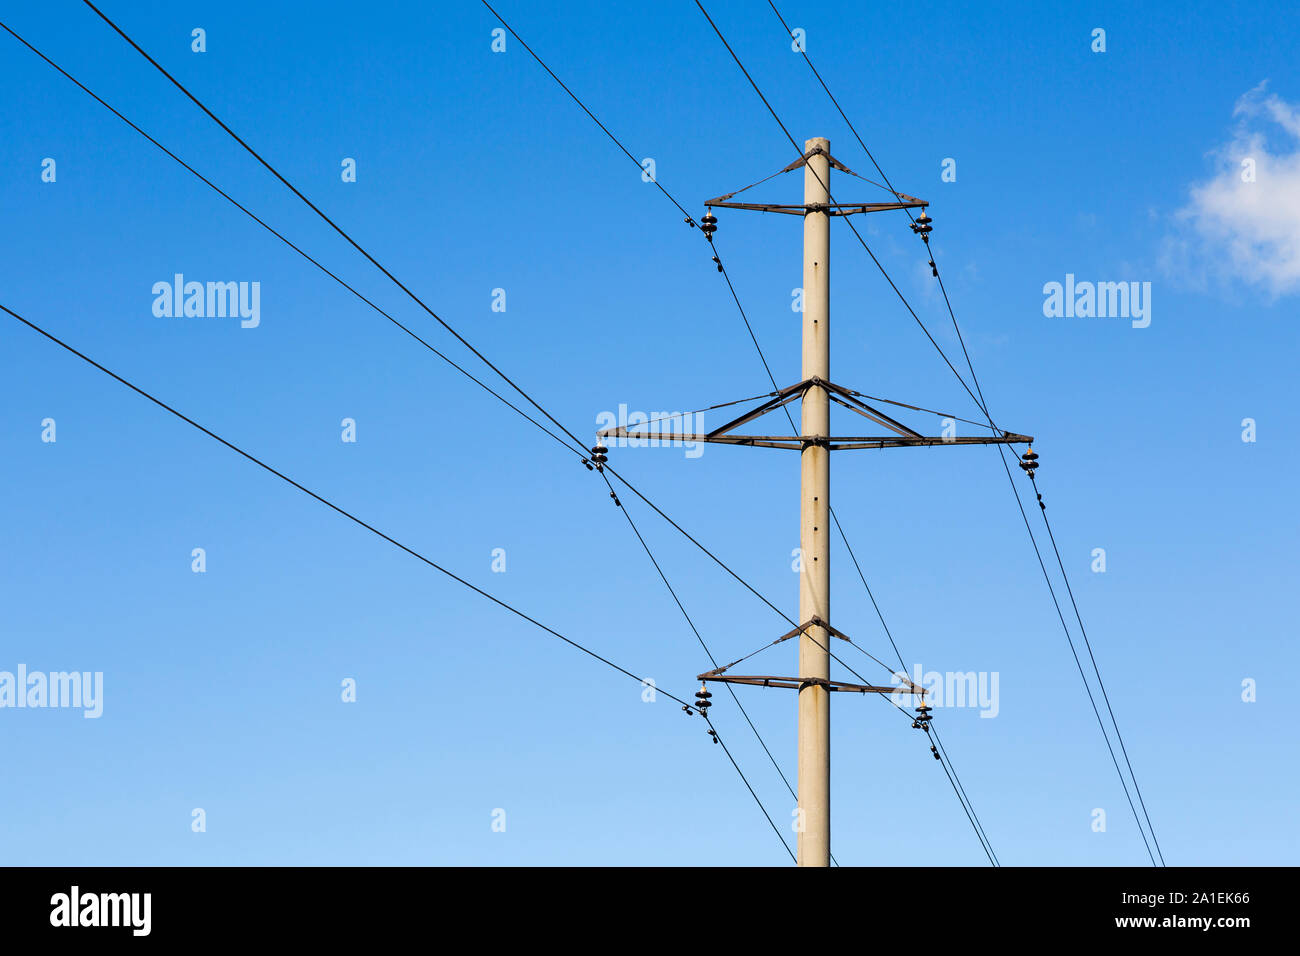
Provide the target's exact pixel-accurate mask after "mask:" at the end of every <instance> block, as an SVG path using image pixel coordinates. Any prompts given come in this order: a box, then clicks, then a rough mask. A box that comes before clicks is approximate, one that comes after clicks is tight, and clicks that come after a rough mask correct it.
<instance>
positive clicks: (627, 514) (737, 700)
mask: <svg viewBox="0 0 1300 956" xmlns="http://www.w3.org/2000/svg"><path fill="white" fill-rule="evenodd" d="M598 467H599V466H598ZM600 476H601V477H602V478H603V479H604V480H605V486H606V487H607V488H609V496H610V498H612V499H613V500H614V505H615V507H617V508H618V509H619V511H621V512H623V517H624V518H626V519H627V523H628V526H629V527H630V528H631V529H632V533H633V534H634V535H636V539H637V541H639V542H641V547H642V548H643V549H644V550H645V553H646V557H648V558H649V559H650V563H651V564H653V565H654V569H655V571H657V572H658V573H659V578H660V580H662V581H663V582H664V587H666V588H667V589H668V593H669V594H670V595H672V599H673V603H674V604H676V605H677V609H678V610H679V611H681V612H682V617H684V618H685V619H686V624H687V626H689V627H690V629H691V633H693V634H694V635H695V639H696V640H697V641H698V642H699V644H700V647H701V648H703V649H704V654H705V656H706V657H708V659H709V663H710V664H712V665H713V667H714V668H716V667H717V666H718V661H717V658H715V657H714V656H713V651H712V650H710V649H709V645H708V644H707V643H706V642H705V640H704V637H703V635H701V634H700V629H699V628H698V627H696V626H695V621H694V620H692V619H691V615H690V613H689V612H688V611H687V610H686V606H685V605H684V604H682V599H681V598H679V597H678V596H677V591H676V590H675V589H674V588H673V586H672V584H671V583H670V582H669V580H668V575H667V574H665V573H664V569H663V567H662V566H661V565H660V564H659V560H658V559H657V558H656V557H655V556H654V552H653V551H651V550H650V545H649V544H647V543H646V539H645V537H644V536H643V535H642V534H641V529H640V528H638V527H637V526H636V522H635V521H634V520H633V519H632V515H631V513H630V512H629V511H628V510H627V508H626V507H624V505H623V502H622V501H620V500H619V497H618V495H617V494H616V493H615V491H614V486H613V485H612V484H610V481H609V477H608V476H607V475H606V474H605V472H604V468H603V467H601V468H600ZM726 687H727V690H728V692H729V693H730V694H731V699H732V700H733V701H734V702H735V704H736V707H737V708H739V710H740V713H741V714H742V715H743V716H744V718H745V722H746V723H747V724H749V729H750V730H752V731H753V732H754V736H755V737H756V738H758V742H759V744H760V745H761V746H762V748H763V752H764V753H765V754H767V759H768V760H770V761H771V762H772V766H773V767H774V768H775V769H776V772H777V774H778V775H780V777H781V782H782V783H784V784H785V787H786V789H787V790H789V791H790V796H792V797H794V799H795V801H796V802H797V801H798V800H799V796H798V794H796V793H795V790H794V787H792V786H790V781H789V780H788V779H787V778H786V775H785V771H783V770H782V769H781V765H780V764H779V763H777V762H776V757H774V756H773V755H772V751H771V750H770V749H769V748H768V746H767V741H766V740H764V739H763V735H762V734H760V733H759V732H758V727H756V726H755V725H754V722H753V721H752V720H751V719H750V717H749V712H748V711H746V710H745V705H744V704H742V703H741V702H740V698H739V697H737V696H736V692H735V690H733V689H732V687H731V685H730V684H727V685H726ZM702 713H703V714H704V716H705V719H708V712H707V711H702ZM709 726H710V727H712V726H713V724H712V723H710V724H709ZM723 749H724V750H725V749H726V748H725V747H724V748H723ZM727 756H728V757H730V758H731V762H732V763H733V764H735V765H736V771H737V772H738V773H740V775H741V778H742V779H744V777H745V775H744V773H743V772H741V770H740V765H739V764H736V761H735V758H734V757H731V751H729V750H728V751H727ZM745 785H746V786H749V781H748V780H745ZM749 792H750V793H753V794H754V799H755V800H756V801H757V802H758V805H759V808H760V809H762V810H763V815H764V816H767V818H768V822H769V823H771V822H772V818H771V817H770V816H768V813H767V808H766V807H764V806H763V801H762V800H760V799H759V797H758V794H757V793H754V789H753V788H752V787H750V791H749ZM773 829H776V825H775V824H773ZM777 835H778V836H780V837H781V842H782V844H784V845H785V848H786V851H787V852H789V850H790V847H789V845H788V844H786V841H785V836H784V834H781V832H780V831H779V830H778V831H777ZM791 855H792V856H793V854H791ZM837 865H838V864H837Z"/></svg>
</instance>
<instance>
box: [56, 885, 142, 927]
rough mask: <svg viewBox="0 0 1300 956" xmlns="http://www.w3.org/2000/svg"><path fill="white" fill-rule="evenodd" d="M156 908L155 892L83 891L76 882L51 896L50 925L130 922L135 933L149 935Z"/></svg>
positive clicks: (98, 924)
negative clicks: (154, 907) (63, 891)
mask: <svg viewBox="0 0 1300 956" xmlns="http://www.w3.org/2000/svg"><path fill="white" fill-rule="evenodd" d="M152 910H153V894H152V893H82V892H81V887H79V886H73V887H72V889H71V890H70V891H69V892H67V893H55V894H54V895H53V896H51V897H50V925H51V926H128V927H130V928H131V935H132V936H148V935H149V930H150V929H151V928H152V923H153V919H152Z"/></svg>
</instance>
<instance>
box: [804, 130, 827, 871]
mask: <svg viewBox="0 0 1300 956" xmlns="http://www.w3.org/2000/svg"><path fill="white" fill-rule="evenodd" d="M817 150H820V151H817ZM830 150H831V144H830V141H829V140H826V139H823V138H821V137H816V138H813V139H810V140H808V141H807V142H806V143H804V154H805V155H806V156H808V161H807V162H806V163H805V165H804V176H803V198H804V206H805V209H806V212H805V214H804V219H803V374H802V378H803V380H804V381H808V380H810V379H811V380H815V381H821V382H829V381H830V380H831V329H830V316H831V285H830V245H831V219H830V215H829V209H828V206H827V203H829V202H830V181H831V180H830V177H831V165H830V159H829V157H830ZM815 151H817V152H815ZM800 407H801V410H802V418H801V421H802V427H801V429H800V431H801V432H802V434H803V435H804V437H806V438H822V439H824V438H829V437H830V398H829V395H828V393H827V391H826V389H825V388H823V387H822V386H820V385H812V386H810V387H809V388H808V389H807V391H805V392H804V394H803V400H802V401H801V403H800ZM800 468H801V472H800V480H799V502H800V503H799V554H800V557H801V559H802V567H803V572H802V573H801V574H800V575H799V620H800V621H809V620H812V619H814V618H816V619H818V620H822V621H829V620H830V619H831V560H830V553H831V549H830V504H831V453H830V449H828V448H827V447H826V445H825V444H824V443H820V444H813V443H809V444H806V445H805V446H804V448H803V450H802V452H801V454H800ZM830 645H831V635H830V632H828V631H827V630H826V628H824V627H820V626H814V627H810V628H809V629H808V630H807V631H805V632H804V633H803V634H802V635H800V637H799V678H800V680H801V682H802V681H806V680H807V679H808V678H810V677H811V678H814V679H817V680H820V681H827V680H829V679H830V676H831V661H830V652H829V648H830ZM830 696H831V695H830V691H829V689H828V687H827V685H826V684H825V683H816V684H809V683H801V686H800V689H799V774H798V793H799V817H798V822H799V823H800V824H801V828H800V830H799V831H798V853H797V857H798V861H799V865H800V866H830V862H831V860H830V855H831V701H830Z"/></svg>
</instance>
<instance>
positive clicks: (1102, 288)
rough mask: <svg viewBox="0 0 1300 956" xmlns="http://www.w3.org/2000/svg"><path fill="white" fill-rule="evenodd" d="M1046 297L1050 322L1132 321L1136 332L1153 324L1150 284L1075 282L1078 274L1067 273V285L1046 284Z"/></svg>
mask: <svg viewBox="0 0 1300 956" xmlns="http://www.w3.org/2000/svg"><path fill="white" fill-rule="evenodd" d="M1043 296H1044V299H1043V315H1045V316H1047V317H1048V318H1049V319H1059V318H1068V319H1073V318H1075V317H1076V316H1077V317H1078V318H1081V319H1088V318H1092V317H1094V316H1095V317H1097V318H1099V319H1106V318H1114V319H1130V318H1131V319H1132V320H1133V323H1132V324H1133V328H1135V329H1145V328H1146V327H1147V326H1148V325H1150V324H1151V283H1150V282H1087V281H1084V282H1075V281H1074V273H1073V272H1067V273H1066V274H1065V283H1064V285H1062V284H1061V283H1060V282H1047V283H1044V285H1043Z"/></svg>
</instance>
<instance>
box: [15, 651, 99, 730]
mask: <svg viewBox="0 0 1300 956" xmlns="http://www.w3.org/2000/svg"><path fill="white" fill-rule="evenodd" d="M6 707H19V708H25V707H33V708H35V707H68V708H74V707H79V708H81V709H82V710H83V711H85V713H83V714H82V715H81V716H82V717H85V718H86V719H87V720H90V719H93V718H96V717H99V716H100V715H101V714H103V713H104V672H103V671H94V672H93V673H92V672H91V671H70V672H69V671H50V673H48V674H46V673H44V672H42V671H33V672H32V673H30V674H29V673H27V665H26V664H19V665H18V672H17V673H16V674H15V673H13V672H11V671H0V709H3V708H6Z"/></svg>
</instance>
